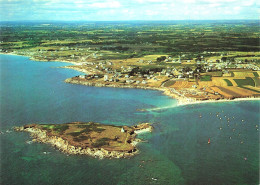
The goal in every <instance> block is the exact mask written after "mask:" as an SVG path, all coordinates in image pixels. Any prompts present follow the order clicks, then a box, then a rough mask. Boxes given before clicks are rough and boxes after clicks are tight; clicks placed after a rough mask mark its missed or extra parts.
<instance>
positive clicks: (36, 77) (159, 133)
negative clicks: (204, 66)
mask: <svg viewBox="0 0 260 185" xmlns="http://www.w3.org/2000/svg"><path fill="white" fill-rule="evenodd" d="M68 65H71V64H69V63H62V62H38V61H32V60H30V59H29V58H28V57H24V56H15V55H0V123H1V124H0V131H1V134H0V159H1V162H0V184H2V185H49V184H50V185H80V184H84V185H86V184H87V185H88V184H90V185H92V184H93V185H110V184H111V185H124V184H126V185H127V184H129V185H135V184H137V185H139V184H140V185H148V184H161V185H167V184H169V185H178V184H187V185H222V184H225V185H229V184H230V185H242V184H243V185H246V184H247V185H256V184H259V130H258V129H259V107H260V101H237V102H221V103H204V104H196V105H195V104H194V105H186V106H177V101H176V100H175V99H172V98H170V97H168V96H165V95H163V94H162V92H160V91H155V90H143V89H123V88H122V89H120V88H106V87H88V86H82V85H75V84H68V83H65V82H64V80H65V79H66V78H70V77H73V76H76V75H80V74H81V73H80V72H78V71H74V70H72V69H64V68H61V67H62V66H68ZM138 109H146V110H147V111H143V112H140V111H138ZM74 121H81V122H88V121H94V122H99V123H102V124H109V125H129V126H131V125H135V124H137V123H143V122H149V123H152V124H153V126H154V131H153V132H152V133H145V134H142V135H140V136H139V138H140V139H142V140H143V142H141V143H139V144H138V148H139V150H140V153H139V154H138V155H136V156H134V157H131V158H127V159H98V158H93V157H90V156H83V155H67V154H64V153H62V152H60V151H58V150H57V149H55V148H53V147H52V146H50V145H48V144H43V143H34V142H32V141H31V140H32V138H30V136H29V134H28V133H23V132H14V131H13V130H12V127H14V126H22V125H25V124H29V123H55V124H61V123H68V122H74ZM209 141H210V143H209Z"/></svg>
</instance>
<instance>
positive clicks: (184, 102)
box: [64, 78, 260, 106]
mask: <svg viewBox="0 0 260 185" xmlns="http://www.w3.org/2000/svg"><path fill="white" fill-rule="evenodd" d="M64 82H66V83H71V84H78V85H86V86H94V87H110V88H126V89H128V88H132V89H147V90H157V91H162V92H163V94H164V95H166V96H168V97H171V98H173V99H176V100H177V102H178V103H177V106H185V105H194V104H201V103H223V102H234V101H255V100H260V98H253V97H245V98H234V99H219V100H214V99H209V100H196V99H191V98H185V97H180V96H178V95H177V94H174V93H170V92H169V91H170V89H166V88H156V87H143V86H131V85H105V84H102V83H94V82H83V81H79V80H73V79H72V78H68V79H66V80H64Z"/></svg>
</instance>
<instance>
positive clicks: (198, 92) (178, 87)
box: [0, 21, 260, 105]
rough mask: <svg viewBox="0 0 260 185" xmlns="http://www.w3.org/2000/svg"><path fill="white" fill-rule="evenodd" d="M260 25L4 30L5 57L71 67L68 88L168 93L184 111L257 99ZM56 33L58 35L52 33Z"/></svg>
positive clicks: (40, 26)
mask: <svg viewBox="0 0 260 185" xmlns="http://www.w3.org/2000/svg"><path fill="white" fill-rule="evenodd" d="M258 27H259V24H258V23H257V21H252V22H251V21H249V22H244V21H236V22H234V23H232V24H224V23H222V22H214V23H213V22H205V23H203V22H201V23H199V24H192V23H191V24H187V25H186V24H182V23H178V24H177V23H174V22H172V23H171V24H170V23H167V22H164V23H163V22H162V23H160V24H156V23H150V24H148V25H146V24H143V23H142V24H141V23H140V24H139V23H138V24H132V23H125V24H122V23H114V24H110V23H108V24H101V23H100V24H91V23H84V24H82V25H81V24H79V25H77V24H73V25H70V24H66V23H64V25H59V24H48V25H45V24H39V23H35V24H28V25H27V24H26V25H20V24H19V25H16V24H3V25H2V30H1V31H2V37H1V39H0V52H1V53H4V54H15V55H23V56H29V57H30V58H31V59H33V60H36V61H60V62H68V63H72V64H73V65H71V66H66V67H65V68H70V69H74V70H77V71H80V72H82V73H83V74H82V75H79V76H75V77H71V78H69V79H66V80H65V82H68V83H75V84H82V85H89V86H97V87H100V86H102V87H120V88H143V89H156V90H162V91H164V92H165V94H166V95H169V96H171V97H174V98H176V99H178V100H179V104H180V105H181V104H190V103H198V102H214V101H219V100H221V101H229V100H233V99H237V100H240V99H248V98H251V99H256V98H257V99H259V97H260V80H259V75H260V52H259V32H258V31H257V30H258ZM53 30H55V31H53Z"/></svg>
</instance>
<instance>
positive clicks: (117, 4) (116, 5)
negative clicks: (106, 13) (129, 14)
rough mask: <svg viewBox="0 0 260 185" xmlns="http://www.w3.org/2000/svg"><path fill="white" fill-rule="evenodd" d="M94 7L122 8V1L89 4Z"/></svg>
mask: <svg viewBox="0 0 260 185" xmlns="http://www.w3.org/2000/svg"><path fill="white" fill-rule="evenodd" d="M88 6H89V7H92V8H120V7H121V3H120V2H119V1H107V2H99V3H92V4H89V5H88Z"/></svg>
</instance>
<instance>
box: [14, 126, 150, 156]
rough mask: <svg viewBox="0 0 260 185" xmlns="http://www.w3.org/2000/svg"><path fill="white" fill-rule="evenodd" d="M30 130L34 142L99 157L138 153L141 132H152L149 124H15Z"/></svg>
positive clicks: (64, 150)
mask: <svg viewBox="0 0 260 185" xmlns="http://www.w3.org/2000/svg"><path fill="white" fill-rule="evenodd" d="M14 129H15V130H16V131H25V132H29V133H30V134H31V136H32V137H33V141H36V142H41V143H48V144H51V145H53V146H54V147H56V148H58V149H59V150H60V151H62V152H64V153H67V154H81V155H90V156H93V157H98V158H101V159H102V158H125V157H130V156H133V155H135V154H137V153H138V149H137V148H136V144H137V143H138V141H140V139H137V138H136V136H137V134H139V133H141V132H151V131H152V126H151V125H150V124H149V123H142V124H139V125H135V126H131V127H130V126H114V125H103V124H99V123H94V122H86V123H85V122H84V123H83V122H72V123H65V124H28V125H24V126H21V127H15V128H14Z"/></svg>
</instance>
